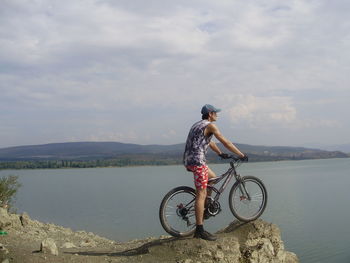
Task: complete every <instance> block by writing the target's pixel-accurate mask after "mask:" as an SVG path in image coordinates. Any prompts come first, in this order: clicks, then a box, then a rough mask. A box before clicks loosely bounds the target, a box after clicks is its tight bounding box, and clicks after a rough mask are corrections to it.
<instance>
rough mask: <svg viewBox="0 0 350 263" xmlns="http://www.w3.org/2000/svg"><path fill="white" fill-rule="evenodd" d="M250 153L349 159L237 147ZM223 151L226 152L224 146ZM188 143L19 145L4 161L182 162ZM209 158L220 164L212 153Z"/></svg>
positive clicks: (2, 153)
mask: <svg viewBox="0 0 350 263" xmlns="http://www.w3.org/2000/svg"><path fill="white" fill-rule="evenodd" d="M236 145H237V146H238V147H239V148H240V149H241V150H242V151H243V152H245V153H247V154H248V155H249V157H250V161H272V160H300V159H319V158H345V157H349V156H348V155H347V154H345V153H343V152H339V151H324V150H319V149H310V148H303V147H287V146H255V145H248V144H236ZM221 148H222V149H224V148H223V147H222V146H221ZM183 150H184V144H174V145H139V144H127V143H120V142H69V143H52V144H43V145H30V146H17V147H9V148H2V149H0V161H3V162H4V161H43V160H74V161H78V160H80V161H89V160H106V159H126V158H127V159H135V160H145V161H147V160H153V161H154V160H171V163H181V161H182V154H183ZM208 158H209V159H210V160H212V161H217V159H218V158H217V157H216V156H215V155H214V154H213V153H211V154H209V155H208Z"/></svg>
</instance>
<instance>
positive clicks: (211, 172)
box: [205, 167, 216, 206]
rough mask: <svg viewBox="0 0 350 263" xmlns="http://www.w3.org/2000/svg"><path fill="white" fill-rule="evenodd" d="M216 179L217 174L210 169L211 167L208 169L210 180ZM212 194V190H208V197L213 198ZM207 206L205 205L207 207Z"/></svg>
mask: <svg viewBox="0 0 350 263" xmlns="http://www.w3.org/2000/svg"><path fill="white" fill-rule="evenodd" d="M215 177H216V174H215V173H214V172H213V170H212V169H210V168H209V167H208V179H212V178H215ZM209 185H212V184H209ZM211 192H212V190H211V189H208V190H207V196H211ZM206 205H207V204H206V203H205V206H206Z"/></svg>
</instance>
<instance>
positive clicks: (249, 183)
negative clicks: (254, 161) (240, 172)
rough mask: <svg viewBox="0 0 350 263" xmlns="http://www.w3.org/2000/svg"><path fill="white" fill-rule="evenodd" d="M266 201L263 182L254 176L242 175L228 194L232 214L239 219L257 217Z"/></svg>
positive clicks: (244, 219) (249, 219)
mask: <svg viewBox="0 0 350 263" xmlns="http://www.w3.org/2000/svg"><path fill="white" fill-rule="evenodd" d="M266 203H267V191H266V188H265V186H264V184H263V182H262V181H261V180H260V179H258V178H256V177H254V176H244V177H242V180H241V182H238V181H237V182H236V183H235V184H234V185H233V186H232V188H231V191H230V194H229V205H230V209H231V212H232V214H233V215H234V216H235V217H236V218H237V219H238V220H240V221H243V222H249V221H253V220H255V219H257V218H258V217H259V216H261V214H262V213H263V212H264V210H265V208H266Z"/></svg>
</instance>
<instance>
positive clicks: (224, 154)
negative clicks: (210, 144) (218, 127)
mask: <svg viewBox="0 0 350 263" xmlns="http://www.w3.org/2000/svg"><path fill="white" fill-rule="evenodd" d="M219 156H220V157H221V159H229V158H231V156H230V155H228V154H227V153H220V154H219Z"/></svg>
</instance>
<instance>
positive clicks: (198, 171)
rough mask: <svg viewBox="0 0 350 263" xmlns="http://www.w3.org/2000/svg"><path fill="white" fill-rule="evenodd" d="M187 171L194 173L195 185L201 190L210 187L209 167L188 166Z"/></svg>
mask: <svg viewBox="0 0 350 263" xmlns="http://www.w3.org/2000/svg"><path fill="white" fill-rule="evenodd" d="M186 168H187V170H189V171H191V172H193V177H194V185H195V187H196V188H199V189H206V188H207V185H208V173H209V171H208V166H206V165H201V166H196V165H189V166H186Z"/></svg>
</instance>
